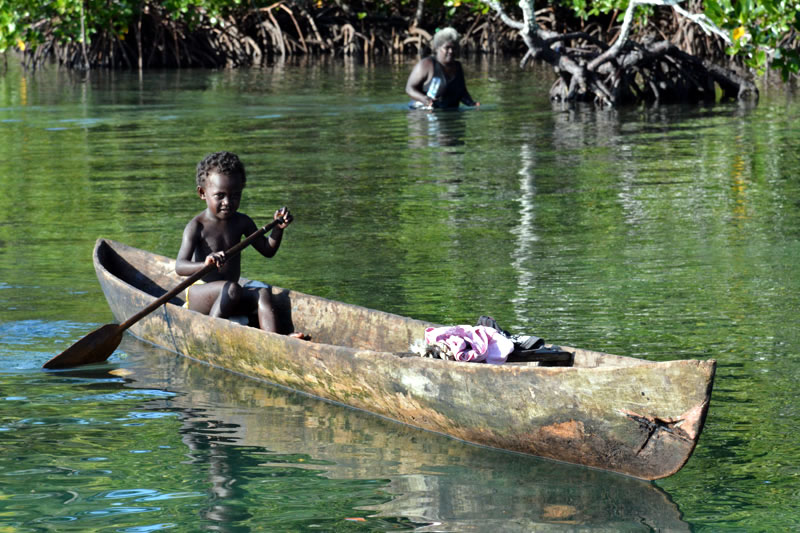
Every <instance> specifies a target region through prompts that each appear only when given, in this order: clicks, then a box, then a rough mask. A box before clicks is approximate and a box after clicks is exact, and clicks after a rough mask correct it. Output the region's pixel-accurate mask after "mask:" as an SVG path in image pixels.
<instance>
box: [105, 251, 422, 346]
mask: <svg viewBox="0 0 800 533" xmlns="http://www.w3.org/2000/svg"><path fill="white" fill-rule="evenodd" d="M97 256H98V260H99V261H100V263H102V265H103V267H104V268H105V269H106V270H108V272H109V273H110V274H112V275H113V276H115V277H117V278H119V279H120V280H122V281H124V282H126V283H128V284H129V285H131V286H133V287H136V288H137V289H139V290H141V291H143V292H146V293H148V294H150V295H152V296H154V297H159V296H162V295H163V294H165V293H166V292H167V291H169V290H170V288H172V287H174V286H176V285H177V284H178V283H180V282H181V281H182V280H183V278H182V277H181V276H178V275H177V274H176V273H175V261H174V260H173V259H170V258H167V257H163V256H160V255H156V254H151V253H149V252H144V251H142V250H138V249H136V248H132V247H129V246H126V245H123V244H120V243H113V245H112V244H111V243H109V242H108V241H101V242H100V244H99V245H98V249H97ZM247 281H248V280H247V279H244V278H243V279H242V280H241V283H243V284H244V283H245V282H247ZM181 296H182V297H175V298H173V299H172V300H171V301H170V303H171V304H174V305H177V306H182V305H183V304H184V302H185V296H183V295H181ZM272 300H273V305H274V307H275V311H276V317H277V319H278V327H279V332H281V333H289V332H291V331H302V332H304V333H307V334H309V335H310V336H311V339H312V340H313V341H314V342H317V343H324V344H332V345H337V346H347V347H350V348H354V349H358V350H372V351H376V352H408V351H409V348H410V346H411V344H413V343H414V341H415V340H416V339H421V338H422V334H423V332H424V330H425V328H426V327H428V326H430V325H433V324H431V323H429V322H423V321H420V320H415V319H412V318H407V317H402V316H399V315H394V314H391V313H385V312H382V311H376V310H372V309H367V308H365V307H360V306H356V305H349V304H346V303H342V302H337V301H333V300H328V299H326V298H321V297H317V296H311V295H307V294H303V293H299V292H296V291H291V290H288V289H283V288H280V287H272ZM250 322H251V324H253V325H255V324H257V319H256V317H255V316H252V317H250Z"/></svg>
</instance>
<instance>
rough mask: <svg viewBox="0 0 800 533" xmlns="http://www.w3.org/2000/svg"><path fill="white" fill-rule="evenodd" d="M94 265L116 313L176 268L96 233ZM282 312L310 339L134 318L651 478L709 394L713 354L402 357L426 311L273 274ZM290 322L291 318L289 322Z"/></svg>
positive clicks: (414, 418)
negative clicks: (493, 361) (297, 285)
mask: <svg viewBox="0 0 800 533" xmlns="http://www.w3.org/2000/svg"><path fill="white" fill-rule="evenodd" d="M94 260H95V269H96V271H97V275H98V279H99V281H100V284H101V286H102V288H103V292H104V293H105V295H106V298H107V300H108V302H109V306H110V307H111V311H112V313H113V314H114V317H115V318H116V319H117V320H120V321H121V320H124V319H125V318H126V317H127V316H130V315H132V314H133V313H135V312H136V311H137V310H139V309H141V308H143V307H145V306H146V305H147V304H148V303H149V302H151V301H152V300H153V299H154V298H155V297H157V296H158V295H160V294H163V293H164V292H166V291H167V290H169V288H170V287H172V286H175V285H176V284H177V283H178V282H179V281H180V279H181V278H179V277H178V276H176V275H175V273H174V262H173V260H171V259H168V258H166V257H162V256H157V255H153V254H150V253H148V252H145V251H142V250H137V249H135V248H131V247H127V246H125V245H122V244H119V243H114V242H112V241H106V240H102V239H101V240H98V242H97V246H96V247H95V254H94ZM273 295H274V297H275V298H276V300H277V301H278V302H279V304H278V307H279V313H280V315H281V317H282V319H283V321H284V322H285V323H287V324H288V323H289V322H291V325H293V326H294V327H295V328H296V329H297V330H299V331H303V332H307V333H309V334H310V335H311V336H312V339H313V340H314V342H308V341H301V340H298V339H294V338H290V337H287V336H284V335H279V334H273V333H265V332H262V331H260V330H258V329H255V328H249V327H246V326H241V325H239V324H236V323H234V322H231V321H228V320H220V319H215V318H211V317H208V316H205V315H200V314H198V313H195V312H192V311H189V310H187V309H185V308H182V307H180V305H181V304H182V303H183V302H182V301H180V300H178V299H176V300H175V301H174V305H173V303H170V304H167V305H165V306H164V307H163V308H162V309H160V310H158V311H155V312H153V313H152V314H150V315H149V316H148V317H147V318H145V319H142V320H141V321H140V322H139V323H137V324H136V325H135V326H133V327H132V328H131V330H130V331H131V332H132V333H133V334H134V335H136V336H137V337H139V338H141V339H144V340H146V341H149V342H152V343H154V344H157V345H160V346H163V347H165V348H167V349H170V350H173V351H175V352H176V353H179V354H182V355H185V356H187V357H191V358H194V359H197V360H200V361H204V362H206V363H209V364H211V365H214V366H217V367H220V368H225V369H228V370H230V371H234V372H238V373H241V374H244V375H246V376H249V377H252V378H256V379H262V380H266V381H269V382H272V383H276V384H279V385H282V386H285V387H289V388H291V389H295V390H298V391H302V392H305V393H308V394H312V395H314V396H317V397H320V398H324V399H327V400H331V401H335V402H339V403H342V404H345V405H349V406H352V407H356V408H359V409H364V410H366V411H370V412H373V413H376V414H379V415H382V416H386V417H388V418H391V419H394V420H397V421H400V422H404V423H407V424H410V425H412V426H416V427H419V428H423V429H427V430H431V431H436V432H440V433H444V434H446V435H450V436H452V437H455V438H459V439H462V440H465V441H468V442H473V443H476V444H481V445H485V446H491V447H496V448H502V449H506V450H511V451H515V452H521V453H528V454H533V455H537V456H541V457H548V458H551V459H556V460H560V461H566V462H570V463H576V464H581V465H586V466H591V467H595V468H601V469H606V470H612V471H615V472H620V473H623V474H627V475H631V476H634V477H638V478H642V479H658V478H662V477H666V476H669V475H671V474H673V473H675V472H677V471H678V470H679V469H680V468H681V467H682V466H683V465H684V464H685V463H686V461H687V460H688V458H689V456H690V455H691V453H692V451H693V450H694V447H695V445H696V444H697V440H698V438H699V435H700V432H701V430H702V427H703V423H704V420H705V417H706V413H707V411H708V407H709V400H710V394H711V388H712V383H713V378H714V370H715V365H716V363H715V361H713V360H708V361H695V360H683V361H669V362H649V361H645V360H641V359H633V358H628V357H621V356H616V355H610V354H604V353H600V352H593V351H589V350H582V349H577V348H570V347H565V346H562V347H561V348H562V349H563V350H565V351H570V352H573V353H574V365H573V366H571V367H539V366H536V364H535V363H512V364H506V365H487V364H472V363H456V362H453V361H444V360H437V359H429V358H421V357H407V356H406V357H403V356H401V355H399V354H406V353H407V352H408V351H409V346H410V345H411V344H413V343H414V342H417V341H418V340H420V339H422V335H423V331H424V329H425V327H427V326H429V325H431V324H429V323H426V322H422V321H419V320H414V319H411V318H406V317H401V316H398V315H393V314H390V313H384V312H381V311H375V310H371V309H367V308H364V307H359V306H354V305H349V304H344V303H340V302H336V301H332V300H327V299H324V298H319V297H315V296H311V295H307V294H302V293H298V292H295V291H290V290H286V289H281V288H273ZM287 327H288V326H287Z"/></svg>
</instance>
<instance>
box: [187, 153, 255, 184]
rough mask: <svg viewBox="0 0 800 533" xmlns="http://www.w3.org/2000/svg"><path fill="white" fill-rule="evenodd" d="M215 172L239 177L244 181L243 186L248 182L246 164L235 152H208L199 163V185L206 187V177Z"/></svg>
mask: <svg viewBox="0 0 800 533" xmlns="http://www.w3.org/2000/svg"><path fill="white" fill-rule="evenodd" d="M214 172H216V173H218V174H224V175H225V176H230V177H237V178H239V179H240V180H241V181H242V187H244V186H245V185H246V184H247V175H246V174H245V171H244V164H242V161H241V160H240V159H239V156H238V155H236V154H234V153H233V152H215V153H213V154H208V155H207V156H205V157H204V158H203V160H202V161H200V162H199V163H197V186H198V187H205V184H206V178H208V176H209V175H210V174H212V173H214Z"/></svg>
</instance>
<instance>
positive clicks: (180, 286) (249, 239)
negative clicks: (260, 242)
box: [118, 218, 283, 333]
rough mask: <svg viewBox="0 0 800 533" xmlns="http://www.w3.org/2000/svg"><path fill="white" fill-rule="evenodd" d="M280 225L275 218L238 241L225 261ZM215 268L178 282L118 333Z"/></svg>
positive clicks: (200, 271)
mask: <svg viewBox="0 0 800 533" xmlns="http://www.w3.org/2000/svg"><path fill="white" fill-rule="evenodd" d="M282 223H283V219H282V218H277V219H275V220H273V221H272V222H270V223H269V224H267V225H266V226H264V227H262V228H261V229H259V230H258V231H255V232H254V233H252V234H251V235H249V236H248V237H247V238H245V239H244V240H243V241H239V242H238V243H237V244H235V245H234V246H231V248H230V249H229V250H226V251H225V258H226V259H227V258H229V257H233V256H234V255H236V254H238V253H239V252H241V251H242V250H244V249H245V248H247V247H248V246H250V244H252V242H253V241H255V240H256V239H258V238H259V237H261V236H262V235H264V234H265V233H266V232H268V231H269V230H271V229H272V228H274V227H275V226H276V225H278V224H282ZM215 268H217V266H216V265H215V264H213V263H211V264H208V265H206V266H204V267H203V268H201V269H200V270H198V271H197V272H195V273H194V274H192V275H191V276H189V277H188V278H186V279H185V280H183V281H182V282H180V283H179V284H178V285H177V286H176V287H175V288H173V289H172V290H171V291H169V292H167V293H166V294H164V295H163V296H161V298H159V299H158V300H156V301H154V302H153V303H151V304H150V305H148V306H147V307H145V308H144V309H142V310H141V311H139V312H138V313H136V314H135V315H133V316H132V317H130V318H129V319H128V320H126V321H125V322H123V323H122V324H120V325H119V326H118V329H119V332H120V333H122V332H123V331H125V330H126V329H128V328H129V327H131V326H132V325H134V324H136V323H137V322H138V321H140V320H141V319H143V318H144V317H146V316H147V315H149V314H150V313H152V312H153V311H155V310H156V309H158V308H159V307H161V306H162V305H164V304H165V303H167V302H168V301H170V300H171V299H173V298H174V297H175V296H177V295H178V294H180V293H181V292H182V291H183V290H184V289H186V288H187V287H189V286H191V285H192V284H194V283H195V282H196V281H197V280H199V279H201V278H202V277H203V276H205V275H206V274H208V273H209V272H211V271H212V270H214V269H215Z"/></svg>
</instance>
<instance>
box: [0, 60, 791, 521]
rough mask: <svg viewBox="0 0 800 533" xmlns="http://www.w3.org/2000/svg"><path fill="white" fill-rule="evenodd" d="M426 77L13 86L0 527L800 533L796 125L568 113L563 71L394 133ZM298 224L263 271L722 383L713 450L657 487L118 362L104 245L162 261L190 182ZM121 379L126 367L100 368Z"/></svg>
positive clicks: (1, 159)
mask: <svg viewBox="0 0 800 533" xmlns="http://www.w3.org/2000/svg"><path fill="white" fill-rule="evenodd" d="M410 67H411V64H410V63H397V64H388V63H387V64H380V65H366V66H365V65H358V64H350V63H344V62H342V61H341V60H327V61H322V62H317V63H310V64H303V65H283V66H276V67H274V68H270V69H257V70H249V71H234V72H223V71H218V72H209V71H181V72H154V73H151V72H149V73H146V74H144V75H143V76H142V77H141V78H140V77H139V76H138V75H137V74H135V73H133V74H132V73H108V72H97V73H92V74H91V76H90V77H88V78H86V79H84V78H82V77H80V76H76V75H74V74H70V73H66V72H61V71H58V70H57V69H54V68H52V69H48V70H46V71H43V72H37V73H35V74H23V73H21V72H19V70H18V69H16V68H15V67H14V66H13V65H12V66H11V68H10V70H9V72H8V73H6V74H5V75H4V76H1V77H0V140H1V141H2V142H0V186H1V187H2V189H1V190H2V194H0V400H1V402H0V451H2V453H0V530H4V529H5V530H10V531H49V530H53V531H55V530H58V531H69V530H74V531H87V530H94V531H130V532H133V531H155V530H160V529H174V530H179V531H197V530H205V529H214V530H219V531H261V530H263V531H275V530H290V531H299V530H324V531H331V530H342V531H344V530H347V531H352V530H394V529H401V530H402V529H410V528H419V529H420V530H423V531H444V530H448V531H465V530H472V531H486V530H498V529H499V530H512V531H513V530H517V531H531V530H534V529H536V528H542V529H544V530H554V529H555V530H558V529H563V530H588V529H599V530H607V531H618V530H628V531H647V530H653V529H655V530H668V531H671V530H698V531H719V530H736V531H781V530H784V531H785V530H792V529H797V528H798V527H800V513H798V512H797V511H796V510H795V509H796V508H797V507H798V506H799V505H800V502H799V501H798V500H799V499H800V498H799V497H798V490H797V486H798V481H799V480H798V477H799V476H800V467H798V460H797V459H798V457H799V456H800V440H798V432H797V429H796V428H797V427H798V422H800V413H799V412H798V409H797V407H796V400H795V398H796V396H797V394H798V392H800V391H799V390H798V389H800V386H798V385H797V382H798V377H800V376H799V374H800V356H799V355H798V354H800V334H799V333H798V331H800V328H799V327H798V312H797V311H798V308H799V306H798V298H799V297H800V271H798V269H797V268H795V265H796V264H797V263H798V260H800V239H798V235H799V234H800V230H798V228H800V220H799V219H800V202H798V198H800V179H799V178H798V175H799V174H800V122H799V121H798V120H797V117H798V115H800V103H798V101H796V100H795V99H793V98H791V97H787V96H786V95H785V94H783V93H780V92H777V91H775V92H765V93H764V94H763V95H762V98H761V101H760V102H759V104H758V105H757V106H742V105H736V104H728V105H720V106H715V107H669V108H657V109H647V108H641V109H627V110H617V111H613V110H594V109H591V108H577V109H570V108H562V107H553V106H551V105H550V103H549V102H548V101H547V89H548V87H549V83H550V80H551V79H552V74H550V73H549V72H548V71H547V70H541V71H525V72H523V71H520V70H518V68H517V67H516V65H515V63H514V62H511V61H509V62H503V61H501V62H492V61H475V62H468V63H467V71H468V72H467V81H468V84H469V86H470V92H471V93H472V94H473V95H474V96H475V97H476V98H477V99H479V100H480V101H481V102H482V104H483V105H482V107H481V109H480V110H467V111H463V112H456V113H436V114H427V113H421V112H409V111H407V110H406V109H405V102H406V99H405V97H404V95H403V93H402V88H403V85H404V83H405V77H406V75H407V73H408V71H409V69H410ZM222 149H226V150H231V151H235V152H237V153H239V155H240V156H241V157H242V159H243V161H244V163H245V165H246V167H247V171H248V184H247V188H246V190H245V194H244V199H243V202H242V207H241V209H242V211H244V212H246V213H248V214H250V215H251V216H252V217H253V218H254V219H256V221H259V220H260V221H262V222H266V221H267V220H269V219H270V218H271V214H272V212H273V211H274V210H275V209H276V208H278V207H280V206H282V205H288V206H289V207H290V208H291V209H292V211H293V213H294V214H295V216H296V221H295V223H294V224H293V225H292V227H290V228H289V230H287V233H286V236H285V239H284V242H283V245H282V248H281V250H280V252H279V253H278V255H277V256H276V257H275V258H274V259H272V260H269V261H265V260H263V259H262V258H260V257H258V256H257V254H245V256H244V271H245V274H246V275H247V276H248V277H252V278H257V279H263V280H265V281H269V282H272V283H275V284H277V285H281V286H288V287H292V288H296V289H298V290H301V291H303V292H310V293H315V294H319V295H322V296H326V297H330V298H335V299H338V300H343V301H347V302H351V303H356V304H360V305H365V306H368V307H373V308H378V309H383V310H387V311H392V312H396V313H400V314H404V315H410V316H414V317H417V318H422V319H428V320H432V321H436V322H439V323H474V321H475V320H476V318H477V317H478V316H479V315H481V314H491V315H493V316H494V317H495V318H496V319H497V320H498V322H499V323H500V324H501V325H502V326H503V327H504V328H506V329H509V330H512V331H516V332H529V333H535V334H537V335H539V336H542V337H544V338H545V339H547V340H548V341H551V342H555V343H564V344H570V345H575V346H583V347H587V348H592V349H596V350H601V351H606V352H612V353H618V354H622V355H631V356H635V357H643V358H647V359H652V360H668V359H679V358H680V359H684V358H698V359H707V358H715V359H717V361H718V364H719V366H718V371H717V379H716V382H715V387H714V393H713V396H712V404H711V410H710V414H709V417H708V421H707V423H706V427H705V431H704V433H703V435H702V437H701V440H700V444H699V446H698V448H697V450H696V451H695V453H694V455H693V456H692V458H691V459H690V461H689V463H688V464H687V465H686V467H684V468H683V469H682V470H681V471H680V472H679V473H677V474H676V475H674V476H672V477H670V478H668V479H665V480H661V481H658V482H656V483H644V482H640V481H636V480H632V479H628V478H624V477H621V476H617V475H611V474H606V473H602V472H596V471H592V470H588V469H585V468H579V467H572V466H569V465H562V464H555V463H552V462H548V461H543V460H539V459H535V458H529V457H520V456H516V455H511V454H506V453H502V452H497V451H493V450H487V449H483V448H477V447H474V446H469V445H466V444H463V443H459V442H455V441H452V440H450V439H446V438H443V437H441V436H438V435H432V434H429V433H426V432H422V431H418V430H414V429H411V428H407V427H405V426H400V425H398V424H394V423H392V422H388V421H385V420H382V419H378V418H376V417H372V416H370V415H367V414H364V413H359V412H354V411H351V410H349V409H346V408H343V407H340V406H334V405H329V404H326V403H323V402H320V401H317V400H314V399H310V398H306V397H302V396H297V395H294V394H292V393H289V392H287V391H284V390H281V389H273V388H270V387H266V386H264V385H262V384H258V383H254V382H251V381H249V380H247V379H244V378H241V377H238V376H233V375H230V374H227V373H223V372H218V371H214V370H212V369H208V368H205V367H203V366H200V365H197V364H192V363H189V362H187V361H185V360H183V359H180V358H176V357H175V356H174V355H172V354H170V353H166V352H163V351H159V350H156V349H154V348H151V347H148V346H145V345H142V344H140V343H137V342H135V341H134V340H132V339H127V340H126V341H125V342H124V343H123V345H122V347H121V350H120V351H119V352H117V354H115V355H114V356H113V357H112V358H111V360H110V362H109V364H107V365H103V366H101V367H99V368H95V369H91V370H89V371H72V372H55V373H54V372H50V373H45V372H42V371H40V370H39V367H40V366H41V364H42V363H43V362H44V361H46V360H47V359H48V358H49V357H51V356H53V355H55V354H56V353H59V352H60V351H61V350H63V349H64V348H66V347H67V346H69V345H70V344H71V343H72V342H73V341H74V340H75V339H77V338H78V337H80V336H81V335H83V334H85V333H87V332H88V331H91V330H92V329H93V328H95V327H97V326H99V325H100V324H103V323H106V322H109V321H110V320H111V316H110V312H109V310H108V307H107V305H106V303H105V300H104V298H103V296H102V294H101V292H100V289H99V286H98V284H97V282H96V279H95V277H94V271H93V268H92V266H91V260H90V254H91V249H92V247H93V245H94V241H95V239H97V238H98V237H101V236H102V237H108V238H113V239H116V240H120V241H123V242H125V243H127V244H131V245H134V246H137V247H140V248H145V249H148V250H152V251H155V252H159V253H162V254H165V255H170V256H174V255H175V254H176V253H177V249H178V246H179V243H180V236H181V231H182V229H183V227H184V225H185V224H186V222H187V221H188V220H189V219H190V218H191V217H192V216H193V215H194V214H196V213H197V212H199V211H200V210H201V209H202V207H203V204H202V202H201V200H200V199H199V198H198V197H197V195H196V193H195V192H194V167H195V165H196V163H197V161H199V160H200V159H201V158H202V157H203V156H204V155H205V154H206V153H209V152H212V151H217V150H222ZM111 371H113V372H115V373H113V374H112V373H110V372H111Z"/></svg>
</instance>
